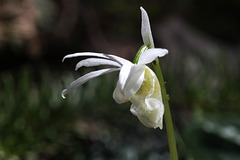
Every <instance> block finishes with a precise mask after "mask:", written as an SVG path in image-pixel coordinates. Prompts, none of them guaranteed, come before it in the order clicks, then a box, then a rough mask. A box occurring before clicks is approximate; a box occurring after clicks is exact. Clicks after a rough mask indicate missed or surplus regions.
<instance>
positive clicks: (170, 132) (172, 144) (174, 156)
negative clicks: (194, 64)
mask: <svg viewBox="0 0 240 160" xmlns="http://www.w3.org/2000/svg"><path fill="white" fill-rule="evenodd" d="M152 65H153V68H154V71H155V73H156V75H157V77H158V80H159V83H160V86H161V93H162V99H163V104H164V109H165V111H164V119H165V124H166V129H167V136H168V145H169V151H170V156H171V160H178V152H177V147H176V140H175V135H174V129H173V123H172V116H171V112H170V107H169V103H168V100H169V96H168V94H167V92H166V88H165V81H164V79H163V75H162V71H161V68H160V65H159V60H158V58H156V60H155V61H154V62H153V63H152Z"/></svg>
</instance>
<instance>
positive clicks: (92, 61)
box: [75, 58, 121, 70]
mask: <svg viewBox="0 0 240 160" xmlns="http://www.w3.org/2000/svg"><path fill="white" fill-rule="evenodd" d="M100 65H110V66H114V67H121V65H120V64H119V63H117V62H114V61H111V60H107V59H101V58H88V59H85V60H82V61H80V62H78V63H77V65H76V68H75V69H76V70H77V69H78V68H80V67H82V66H85V67H93V66H100Z"/></svg>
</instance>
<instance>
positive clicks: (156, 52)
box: [138, 48, 168, 64]
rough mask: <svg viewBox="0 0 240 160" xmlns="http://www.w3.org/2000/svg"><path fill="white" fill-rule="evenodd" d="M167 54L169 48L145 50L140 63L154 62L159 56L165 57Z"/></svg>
mask: <svg viewBox="0 0 240 160" xmlns="http://www.w3.org/2000/svg"><path fill="white" fill-rule="evenodd" d="M166 54H168V50H167V49H161V48H151V49H148V50H146V51H144V52H143V53H142V54H141V55H140V57H139V60H138V64H148V63H151V62H153V61H154V60H155V59H156V58H157V57H163V56H165V55H166Z"/></svg>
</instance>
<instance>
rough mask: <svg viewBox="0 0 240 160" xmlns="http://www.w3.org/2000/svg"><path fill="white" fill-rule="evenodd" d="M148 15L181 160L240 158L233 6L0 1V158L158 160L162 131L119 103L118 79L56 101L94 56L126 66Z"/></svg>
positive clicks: (160, 0) (162, 159) (229, 2)
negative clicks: (163, 52) (87, 54)
mask: <svg viewBox="0 0 240 160" xmlns="http://www.w3.org/2000/svg"><path fill="white" fill-rule="evenodd" d="M140 6H143V7H144V8H145V9H146V10H147V12H148V14H149V17H150V21H151V26H152V32H153V37H154V41H155V46H156V47H161V48H167V49H168V50H169V54H168V55H167V56H165V57H164V58H161V59H160V63H161V67H162V70H163V74H164V79H165V80H166V82H167V91H168V93H169V95H170V107H171V111H172V116H173V121H174V126H175V131H176V133H175V134H176V139H177V145H178V151H179V157H180V160H203V159H204V160H213V159H214V160H239V159H240V152H239V150H240V117H239V113H240V71H239V68H240V64H239V62H240V53H239V51H240V46H239V44H240V29H239V28H240V16H239V15H240V1H238V0H220V1H219V0H210V1H209V0H185V1H180V0H170V1H167V0H148V1H147V0H141V1H140V0H132V1H129V0H121V1H112V0H102V1H98V0H88V1H87V0H1V1H0V60H1V63H0V159H3V160H5V159H6V160H66V159H69V160H105V159H107V160H110V159H111V160H166V159H170V157H169V151H168V142H167V136H166V130H165V128H164V129H163V130H159V129H150V128H146V127H144V126H143V125H142V124H141V123H140V122H139V120H138V119H137V117H135V116H133V115H132V114H131V113H130V112H129V107H130V105H131V104H130V103H126V104H122V105H118V104H116V103H115V102H114V100H113V99H112V92H113V90H114V88H115V85H116V81H117V78H118V74H117V73H112V74H108V75H104V76H102V77H100V78H96V79H93V80H91V81H89V82H87V83H86V84H84V85H83V86H81V87H79V88H78V89H77V90H75V91H74V92H72V93H70V94H68V95H67V98H66V99H62V98H61V91H62V90H63V89H64V88H66V87H68V85H69V84H70V83H71V82H72V81H73V80H74V79H76V78H77V77H79V76H81V75H83V74H84V73H87V72H90V71H92V70H94V69H98V68H97V67H96V68H83V69H81V70H80V71H77V72H76V71H74V68H75V64H76V62H78V61H79V60H81V59H80V58H75V59H69V60H66V61H65V62H64V63H62V62H61V60H62V57H63V56H64V55H66V54H70V53H74V52H80V51H93V52H104V53H109V54H115V55H118V56H121V57H124V58H127V59H129V60H132V59H133V58H134V56H135V54H136V52H137V50H138V49H139V48H140V46H141V45H142V38H141V34H140V27H141V26H140V23H141V13H140V9H139V7H140Z"/></svg>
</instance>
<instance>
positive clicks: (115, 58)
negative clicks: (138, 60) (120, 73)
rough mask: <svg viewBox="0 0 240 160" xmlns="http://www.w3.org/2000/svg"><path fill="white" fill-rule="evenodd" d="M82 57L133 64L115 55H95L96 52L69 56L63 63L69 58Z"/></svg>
mask: <svg viewBox="0 0 240 160" xmlns="http://www.w3.org/2000/svg"><path fill="white" fill-rule="evenodd" d="M80 56H93V57H100V58H106V59H110V60H113V61H115V62H118V63H120V64H122V65H125V64H132V63H131V62H130V61H128V60H126V59H124V58H121V57H118V56H115V55H111V54H104V53H94V52H79V53H73V54H68V55H66V56H65V57H63V59H62V61H64V60H65V59H67V58H73V57H80Z"/></svg>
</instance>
